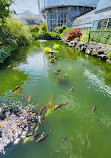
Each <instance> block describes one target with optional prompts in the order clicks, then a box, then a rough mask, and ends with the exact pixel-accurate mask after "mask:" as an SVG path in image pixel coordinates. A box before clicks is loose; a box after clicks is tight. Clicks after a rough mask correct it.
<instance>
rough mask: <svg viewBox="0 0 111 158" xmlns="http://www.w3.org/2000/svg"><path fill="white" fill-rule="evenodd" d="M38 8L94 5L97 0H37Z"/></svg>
mask: <svg viewBox="0 0 111 158" xmlns="http://www.w3.org/2000/svg"><path fill="white" fill-rule="evenodd" d="M39 1H40V8H50V7H56V6H66V5H71V6H90V7H96V6H97V3H98V1H99V0H65V1H64V0H39Z"/></svg>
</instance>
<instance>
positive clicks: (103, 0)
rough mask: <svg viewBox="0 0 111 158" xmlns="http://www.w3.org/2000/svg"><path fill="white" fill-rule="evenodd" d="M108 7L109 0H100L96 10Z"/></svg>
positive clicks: (110, 4) (109, 5)
mask: <svg viewBox="0 0 111 158" xmlns="http://www.w3.org/2000/svg"><path fill="white" fill-rule="evenodd" d="M109 7H111V0H100V1H99V3H98V5H97V8H96V10H97V11H98V10H101V9H104V8H109Z"/></svg>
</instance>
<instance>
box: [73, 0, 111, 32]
mask: <svg viewBox="0 0 111 158" xmlns="http://www.w3.org/2000/svg"><path fill="white" fill-rule="evenodd" d="M72 27H73V28H80V29H93V30H96V29H104V28H109V27H111V0H107V1H106V0H99V2H98V5H97V8H96V9H95V10H93V11H91V12H89V13H87V14H85V15H83V16H80V17H78V18H76V19H75V20H74V22H73V25H72Z"/></svg>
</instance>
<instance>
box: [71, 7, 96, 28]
mask: <svg viewBox="0 0 111 158" xmlns="http://www.w3.org/2000/svg"><path fill="white" fill-rule="evenodd" d="M94 12H95V10H93V11H91V12H89V13H87V14H85V15H82V16H80V17H78V18H76V19H75V20H74V22H73V25H72V27H78V26H79V27H80V26H81V25H82V27H84V26H87V27H91V26H92V22H93V21H94Z"/></svg>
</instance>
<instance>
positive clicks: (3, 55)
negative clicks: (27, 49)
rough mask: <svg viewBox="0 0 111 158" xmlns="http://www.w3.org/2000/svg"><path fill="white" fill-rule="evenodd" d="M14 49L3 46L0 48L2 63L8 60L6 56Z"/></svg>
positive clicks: (0, 60) (0, 61)
mask: <svg viewBox="0 0 111 158" xmlns="http://www.w3.org/2000/svg"><path fill="white" fill-rule="evenodd" d="M12 50H13V49H12V48H11V47H8V46H2V48H1V49H0V63H3V62H4V60H6V58H7V57H9V56H10V55H11V51H12Z"/></svg>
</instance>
